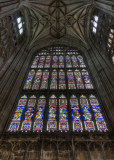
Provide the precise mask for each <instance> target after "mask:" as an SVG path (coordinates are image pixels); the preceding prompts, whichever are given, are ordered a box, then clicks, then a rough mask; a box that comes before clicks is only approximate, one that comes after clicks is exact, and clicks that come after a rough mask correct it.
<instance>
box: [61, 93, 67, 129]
mask: <svg viewBox="0 0 114 160" xmlns="http://www.w3.org/2000/svg"><path fill="white" fill-rule="evenodd" d="M59 130H60V131H68V130H69V126H68V111H67V99H66V97H65V96H64V95H61V96H60V98H59Z"/></svg>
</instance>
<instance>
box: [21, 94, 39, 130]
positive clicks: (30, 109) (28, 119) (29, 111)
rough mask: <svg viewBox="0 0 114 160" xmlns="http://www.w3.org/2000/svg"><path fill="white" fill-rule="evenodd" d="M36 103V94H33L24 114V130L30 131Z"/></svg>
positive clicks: (22, 128)
mask: <svg viewBox="0 0 114 160" xmlns="http://www.w3.org/2000/svg"><path fill="white" fill-rule="evenodd" d="M35 105H36V96H34V95H33V96H31V97H30V98H29V100H28V104H27V108H26V111H25V114H24V120H23V122H22V127H21V130H22V131H25V132H27V131H30V129H31V125H32V120H33V115H34V109H35Z"/></svg>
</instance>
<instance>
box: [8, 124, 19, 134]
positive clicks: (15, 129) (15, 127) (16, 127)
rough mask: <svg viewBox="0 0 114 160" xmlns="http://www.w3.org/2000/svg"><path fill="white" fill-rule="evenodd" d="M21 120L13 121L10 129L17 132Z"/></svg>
mask: <svg viewBox="0 0 114 160" xmlns="http://www.w3.org/2000/svg"><path fill="white" fill-rule="evenodd" d="M19 126H20V122H11V124H10V126H9V129H8V131H10V132H16V131H18V130H19Z"/></svg>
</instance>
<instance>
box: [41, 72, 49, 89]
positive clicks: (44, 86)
mask: <svg viewBox="0 0 114 160" xmlns="http://www.w3.org/2000/svg"><path fill="white" fill-rule="evenodd" d="M48 79H49V72H48V70H45V71H44V72H43V77H42V83H41V87H40V89H47V87H48Z"/></svg>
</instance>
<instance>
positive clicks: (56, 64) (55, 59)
mask: <svg viewBox="0 0 114 160" xmlns="http://www.w3.org/2000/svg"><path fill="white" fill-rule="evenodd" d="M57 62H58V57H57V56H53V63H52V68H58V63H57Z"/></svg>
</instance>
